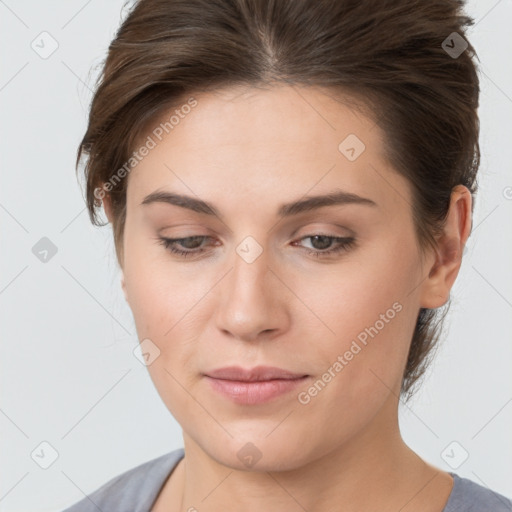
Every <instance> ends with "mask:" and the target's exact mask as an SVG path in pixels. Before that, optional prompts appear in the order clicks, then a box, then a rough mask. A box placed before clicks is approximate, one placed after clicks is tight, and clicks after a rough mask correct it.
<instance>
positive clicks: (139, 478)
mask: <svg viewBox="0 0 512 512" xmlns="http://www.w3.org/2000/svg"><path fill="white" fill-rule="evenodd" d="M184 456H185V452H184V450H183V448H179V449H178V450H174V451H172V452H169V453H166V454H165V455H162V456H160V457H157V458H156V459H152V460H150V461H148V462H145V463H144V464H140V465H139V466H136V467H134V468H132V469H130V470H128V471H126V472H124V473H121V474H120V475H118V476H116V477H114V478H112V479H111V480H109V481H108V482H107V483H105V484H104V485H102V486H101V487H100V488H99V489H97V490H96V491H94V492H93V493H92V494H90V495H89V496H86V497H85V498H83V499H82V500H81V501H79V502H78V503H75V504H74V505H73V506H71V507H70V508H67V509H66V510H64V511H63V512H150V510H151V507H152V505H153V503H154V502H155V501H156V498H157V496H158V493H159V492H160V489H161V488H162V487H163V485H164V484H165V482H166V480H167V478H168V477H169V475H170V474H171V472H172V470H173V469H174V468H175V467H176V465H177V464H178V462H179V461H180V460H181V459H182V458H183V457H184ZM450 475H452V477H453V479H454V482H453V489H452V492H451V494H450V497H449V499H448V502H447V503H446V506H445V508H444V509H443V511H442V512H512V501H511V500H509V499H508V498H505V496H502V495H501V494H498V493H497V492H494V491H491V490H490V489H487V488H486V487H483V486H481V485H479V484H476V483H475V482H473V481H471V480H468V479H467V478H463V477H460V476H458V475H457V474H455V473H450Z"/></svg>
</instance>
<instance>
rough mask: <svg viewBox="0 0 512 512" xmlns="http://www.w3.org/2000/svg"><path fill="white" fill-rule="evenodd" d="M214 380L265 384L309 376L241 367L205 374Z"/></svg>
mask: <svg viewBox="0 0 512 512" xmlns="http://www.w3.org/2000/svg"><path fill="white" fill-rule="evenodd" d="M204 375H206V376H207V377H210V378H212V379H222V380H232V381H239V382H264V381H269V380H295V379H301V378H303V377H305V376H307V375H306V374H304V373H296V372H292V371H289V370H285V369H283V368H278V367H276V366H256V367H254V368H251V369H248V370H246V369H244V368H241V367H240V366H229V367H225V368H218V369H216V370H211V371H208V372H207V373H205V374H204Z"/></svg>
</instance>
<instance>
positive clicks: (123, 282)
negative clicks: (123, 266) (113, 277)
mask: <svg viewBox="0 0 512 512" xmlns="http://www.w3.org/2000/svg"><path fill="white" fill-rule="evenodd" d="M121 288H122V290H123V293H124V299H125V300H126V302H128V294H127V292H126V283H125V281H124V274H123V272H121Z"/></svg>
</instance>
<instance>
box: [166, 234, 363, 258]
mask: <svg viewBox="0 0 512 512" xmlns="http://www.w3.org/2000/svg"><path fill="white" fill-rule="evenodd" d="M314 237H323V238H328V239H330V240H332V241H334V242H338V244H339V245H338V246H336V247H335V248H334V249H327V250H325V251H322V250H315V249H308V248H306V247H303V249H304V250H305V251H306V253H307V254H310V255H312V256H315V257H317V258H323V257H327V256H331V255H333V254H336V253H341V252H343V251H347V250H349V249H350V248H351V247H352V246H353V245H354V243H355V238H353V237H340V236H331V235H323V234H315V235H308V236H304V237H302V238H301V239H300V240H299V242H300V241H302V240H306V239H308V238H314ZM194 238H203V239H205V238H211V237H209V236H206V235H198V236H187V237H184V238H164V237H158V238H157V241H158V243H160V244H161V245H163V246H164V247H165V248H166V249H167V250H168V251H170V252H171V253H173V254H177V255H178V256H180V257H184V258H187V257H189V256H196V255H198V254H201V253H203V252H205V249H202V248H200V249H192V250H188V251H184V250H181V249H177V248H176V246H175V244H176V243H178V242H183V241H184V240H190V239H194Z"/></svg>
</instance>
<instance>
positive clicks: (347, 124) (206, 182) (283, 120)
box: [128, 85, 404, 206]
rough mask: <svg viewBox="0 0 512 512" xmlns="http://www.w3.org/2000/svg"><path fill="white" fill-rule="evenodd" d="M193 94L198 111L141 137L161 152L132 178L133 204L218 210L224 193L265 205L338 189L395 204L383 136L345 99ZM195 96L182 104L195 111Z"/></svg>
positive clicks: (291, 90) (306, 93) (312, 94)
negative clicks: (163, 202)
mask: <svg viewBox="0 0 512 512" xmlns="http://www.w3.org/2000/svg"><path fill="white" fill-rule="evenodd" d="M191 96H193V100H194V102H195V106H193V107H192V108H189V107H187V108H185V107H183V108H181V107H180V105H179V104H178V105H177V106H176V107H174V108H173V109H170V110H169V111H167V112H165V114H164V115H163V116H162V117H161V118H160V119H158V120H157V121H155V122H154V127H153V128H152V127H151V126H150V127H149V129H148V130H147V131H146V132H145V134H144V137H143V138H141V139H140V143H143V142H144V140H146V139H145V138H146V137H148V136H149V137H151V138H152V139H153V141H154V142H155V146H154V148H153V149H151V151H150V152H149V153H148V154H147V156H145V157H144V158H143V159H142V161H141V162H140V163H138V164H137V166H136V167H135V168H134V169H133V170H132V171H131V173H130V176H129V183H128V202H129V203H133V205H134V206H135V205H136V204H139V203H140V202H141V201H142V199H143V197H145V196H146V195H147V194H149V193H151V192H153V191H154V190H155V189H157V188H168V189H172V190H175V191H179V192H180V193H187V194H195V195H198V196H200V197H203V198H208V199H210V200H211V201H212V202H218V203H219V204H222V202H224V201H225V199H226V197H225V195H226V194H229V195H230V197H231V198H233V197H236V196H237V195H240V196H247V195H250V196H251V201H254V202H255V204H260V205H261V204H263V203H262V201H263V202H266V201H267V200H269V198H275V196H276V194H278V195H282V194H283V193H286V194H287V195H289V196H290V197H293V198H295V197H297V196H302V195H305V194H307V193H308V192H309V191H311V192H312V193H313V192H314V193H321V192H326V191H329V190H331V189H332V188H334V187H336V188H339V187H341V188H343V189H346V190H347V191H349V192H352V193H355V194H360V195H363V196H369V195H372V194H374V195H376V196H382V195H383V194H384V195H385V192H388V196H389V197H388V200H390V201H393V200H394V199H393V197H391V196H393V195H396V191H395V192H393V186H388V190H385V187H383V184H384V182H385V180H386V179H387V180H388V181H389V180H392V181H397V180H398V181H400V180H402V178H401V177H400V176H398V175H397V174H396V173H394V172H393V170H392V169H391V168H390V166H389V164H388V162H387V160H386V159H385V147H384V141H383V136H382V133H381V132H380V129H379V128H378V127H377V126H376V125H375V123H374V121H373V120H372V119H371V118H369V117H367V116H365V115H364V114H363V113H362V111H361V110H360V109H358V108H355V107H354V104H351V102H350V99H348V98H347V97H339V96H338V97H336V96H334V94H333V93H332V92H330V91H326V90H325V89H320V88H314V87H309V88H305V87H296V86H288V85H286V86H276V87H269V88H265V89H261V88H254V87H242V86H237V87H229V88H225V89H220V90H216V91H211V92H203V93H199V94H194V95H191ZM189 99H190V96H187V97H184V98H183V103H182V105H183V106H184V105H190V104H193V103H190V101H188V100H189ZM173 115H174V119H173V123H172V128H171V124H170V123H169V121H170V120H171V117H172V116H173ZM165 123H167V125H166V124H165ZM165 126H167V130H165V129H162V127H164V128H165ZM158 127H160V130H159V131H158ZM155 129H156V130H157V132H155ZM160 132H163V133H162V134H161V135H160V137H157V136H155V133H157V134H159V133H160ZM167 132H168V133H167ZM160 139H161V140H160ZM140 143H139V144H140ZM390 172H391V173H392V174H393V175H394V176H392V177H389V176H387V174H388V173H390ZM385 174H386V176H385V177H383V176H384V175H385ZM395 186H398V187H399V188H400V187H402V188H403V187H404V184H403V183H398V182H397V183H395ZM280 199H282V200H284V198H280ZM395 199H396V198H395Z"/></svg>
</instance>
